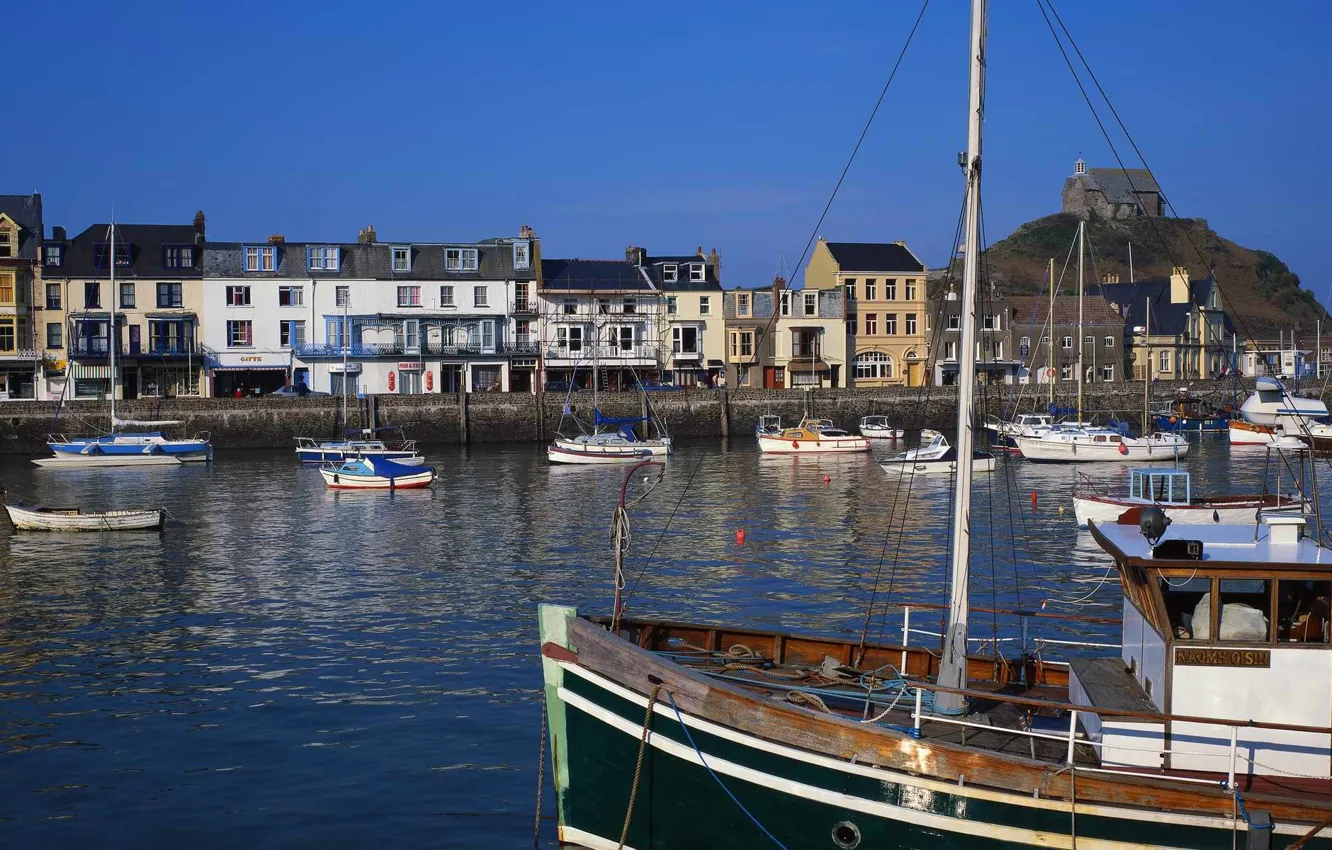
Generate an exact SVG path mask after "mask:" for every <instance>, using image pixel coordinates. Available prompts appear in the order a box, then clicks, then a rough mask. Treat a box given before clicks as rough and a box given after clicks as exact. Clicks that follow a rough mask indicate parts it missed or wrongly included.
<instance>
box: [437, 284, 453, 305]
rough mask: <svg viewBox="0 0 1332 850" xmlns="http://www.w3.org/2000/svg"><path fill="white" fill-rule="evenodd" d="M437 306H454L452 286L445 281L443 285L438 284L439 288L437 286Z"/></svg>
mask: <svg viewBox="0 0 1332 850" xmlns="http://www.w3.org/2000/svg"><path fill="white" fill-rule="evenodd" d="M439 306H441V307H452V306H454V304H453V287H452V286H451V285H449V284H447V283H446V284H444V285H442V286H440V288H439Z"/></svg>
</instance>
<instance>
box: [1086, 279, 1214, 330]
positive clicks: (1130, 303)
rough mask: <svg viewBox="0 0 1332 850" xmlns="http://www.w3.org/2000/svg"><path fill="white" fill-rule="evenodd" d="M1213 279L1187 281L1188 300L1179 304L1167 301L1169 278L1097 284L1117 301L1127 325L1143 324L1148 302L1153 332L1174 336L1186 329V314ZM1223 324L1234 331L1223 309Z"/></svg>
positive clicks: (1201, 301) (1208, 289)
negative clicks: (1149, 302)
mask: <svg viewBox="0 0 1332 850" xmlns="http://www.w3.org/2000/svg"><path fill="white" fill-rule="evenodd" d="M1215 286H1216V282H1215V281H1214V280H1213V279H1212V278H1211V277H1207V278H1204V279H1203V280H1191V281H1189V300H1188V301H1186V302H1185V303H1183V304H1172V303H1171V302H1170V280H1169V279H1168V278H1156V279H1152V280H1140V281H1138V282H1136V283H1106V284H1100V288H1101V289H1103V290H1105V296H1106V298H1108V299H1110V300H1111V301H1113V302H1115V303H1116V304H1118V305H1119V307H1120V309H1121V310H1122V311H1123V314H1124V324H1125V325H1126V326H1127V327H1129V328H1137V327H1146V326H1147V302H1148V301H1151V303H1152V326H1151V333H1153V334H1168V335H1171V336H1177V335H1179V334H1182V333H1184V331H1186V330H1187V329H1188V326H1189V325H1188V322H1189V316H1190V315H1191V314H1192V313H1193V308H1194V306H1195V305H1197V304H1206V303H1207V302H1208V301H1209V300H1210V299H1211V296H1212V289H1213V288H1214V287H1215ZM1222 315H1223V316H1224V317H1225V319H1224V321H1225V328H1226V330H1227V331H1228V332H1230V333H1234V332H1235V326H1234V324H1232V323H1231V321H1230V314H1229V313H1225V312H1223V314H1222Z"/></svg>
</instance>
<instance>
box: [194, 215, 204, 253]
mask: <svg viewBox="0 0 1332 850" xmlns="http://www.w3.org/2000/svg"><path fill="white" fill-rule="evenodd" d="M204 223H205V219H204V214H203V210H197V211H196V212H195V213H194V243H195V244H196V245H197V244H199V243H200V242H203V241H204Z"/></svg>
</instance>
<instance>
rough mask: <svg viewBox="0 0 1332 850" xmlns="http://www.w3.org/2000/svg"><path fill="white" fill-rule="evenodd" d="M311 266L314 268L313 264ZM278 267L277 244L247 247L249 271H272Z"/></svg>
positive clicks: (246, 264)
mask: <svg viewBox="0 0 1332 850" xmlns="http://www.w3.org/2000/svg"><path fill="white" fill-rule="evenodd" d="M311 268H314V267H313V266H311ZM276 269H277V246H275V245H259V246H247V247H246V248H245V270H246V271H247V272H271V271H274V270H276Z"/></svg>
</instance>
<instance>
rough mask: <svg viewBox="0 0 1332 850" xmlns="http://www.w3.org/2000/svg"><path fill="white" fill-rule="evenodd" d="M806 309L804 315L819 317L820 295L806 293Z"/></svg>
mask: <svg viewBox="0 0 1332 850" xmlns="http://www.w3.org/2000/svg"><path fill="white" fill-rule="evenodd" d="M804 309H805V312H804V315H806V316H818V315H819V294H818V293H817V292H806V293H805V304H804Z"/></svg>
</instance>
